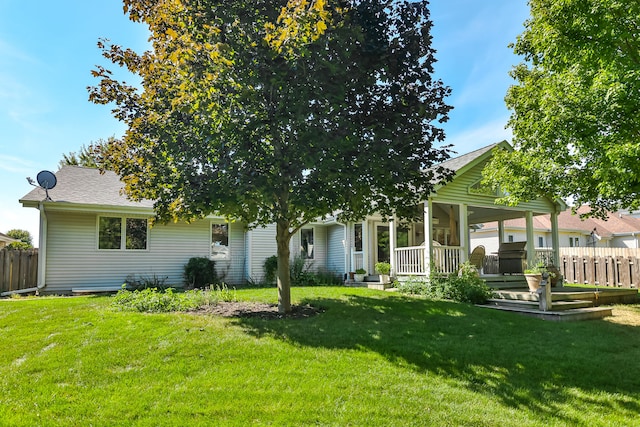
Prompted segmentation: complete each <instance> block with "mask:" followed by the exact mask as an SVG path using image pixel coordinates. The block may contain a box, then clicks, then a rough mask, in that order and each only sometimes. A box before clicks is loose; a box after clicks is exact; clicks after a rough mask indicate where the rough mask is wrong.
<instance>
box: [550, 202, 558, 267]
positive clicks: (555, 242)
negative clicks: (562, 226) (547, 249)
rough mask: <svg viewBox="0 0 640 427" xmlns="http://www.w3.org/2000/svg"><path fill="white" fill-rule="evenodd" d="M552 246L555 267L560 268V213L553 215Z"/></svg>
mask: <svg viewBox="0 0 640 427" xmlns="http://www.w3.org/2000/svg"><path fill="white" fill-rule="evenodd" d="M551 246H552V248H553V265H555V266H556V267H559V266H560V232H559V231H558V213H557V212H553V213H551Z"/></svg>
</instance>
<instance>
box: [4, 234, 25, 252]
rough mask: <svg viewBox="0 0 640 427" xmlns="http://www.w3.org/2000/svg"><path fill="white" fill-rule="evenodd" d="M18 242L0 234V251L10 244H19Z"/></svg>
mask: <svg viewBox="0 0 640 427" xmlns="http://www.w3.org/2000/svg"><path fill="white" fill-rule="evenodd" d="M19 241H20V240H17V239H13V238H11V237H9V236H7V235H6V234H4V233H0V249H2V248H4V247H6V246H9V245H10V244H11V243H15V242H19Z"/></svg>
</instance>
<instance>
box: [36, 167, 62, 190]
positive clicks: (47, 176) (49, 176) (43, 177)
mask: <svg viewBox="0 0 640 427" xmlns="http://www.w3.org/2000/svg"><path fill="white" fill-rule="evenodd" d="M36 181H38V185H39V186H40V187H42V188H44V189H45V190H51V189H52V188H53V187H55V186H56V184H57V183H58V180H57V179H56V176H55V175H54V174H53V172H49V171H41V172H39V173H38V176H36Z"/></svg>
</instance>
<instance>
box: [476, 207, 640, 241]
mask: <svg viewBox="0 0 640 427" xmlns="http://www.w3.org/2000/svg"><path fill="white" fill-rule="evenodd" d="M590 210H591V208H590V207H589V206H580V207H579V208H578V209H577V211H576V214H575V215H574V214H572V213H571V210H566V211H564V212H561V213H560V214H559V215H558V228H560V229H561V230H566V231H577V232H582V233H584V234H589V233H591V231H592V230H593V229H594V228H595V229H596V232H597V233H598V234H599V235H600V236H602V237H612V236H614V235H617V234H628V233H633V232H637V231H640V218H635V217H632V216H630V215H628V214H624V213H621V212H609V213H608V214H607V219H606V220H602V219H599V218H584V219H582V218H580V214H585V213H588V212H589V211H590ZM497 226H498V223H497V222H488V223H485V224H484V226H483V229H491V228H496V227H497ZM504 226H505V227H508V228H521V229H525V228H526V224H525V219H524V218H517V219H510V220H507V221H505V222H504ZM533 227H534V229H536V230H547V231H550V230H551V218H550V217H549V215H540V216H535V217H533Z"/></svg>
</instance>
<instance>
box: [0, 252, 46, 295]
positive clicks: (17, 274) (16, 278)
mask: <svg viewBox="0 0 640 427" xmlns="http://www.w3.org/2000/svg"><path fill="white" fill-rule="evenodd" d="M37 283H38V250H37V249H27V250H10V249H2V250H0V292H8V291H17V290H20V289H27V288H33V287H36V286H37Z"/></svg>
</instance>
